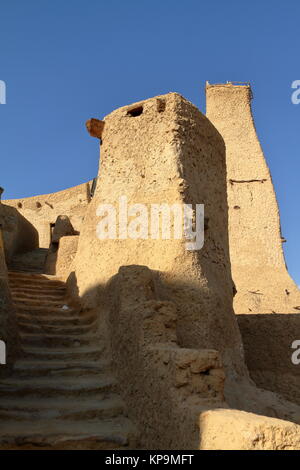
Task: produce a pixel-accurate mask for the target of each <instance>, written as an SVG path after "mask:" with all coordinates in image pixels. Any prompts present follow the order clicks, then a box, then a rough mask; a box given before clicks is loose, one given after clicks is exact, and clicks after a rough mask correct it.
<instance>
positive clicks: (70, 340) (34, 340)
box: [20, 333, 98, 348]
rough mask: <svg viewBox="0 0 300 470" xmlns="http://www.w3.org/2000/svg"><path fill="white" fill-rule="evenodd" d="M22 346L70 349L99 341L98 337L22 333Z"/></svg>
mask: <svg viewBox="0 0 300 470" xmlns="http://www.w3.org/2000/svg"><path fill="white" fill-rule="evenodd" d="M20 338H21V344H22V345H28V346H40V347H44V346H47V347H49V348H60V347H70V348H76V347H80V346H88V345H90V344H92V343H93V342H94V343H95V342H96V341H97V339H98V337H97V335H92V334H90V335H68V336H67V335H54V334H51V335H47V334H41V333H39V334H30V333H20Z"/></svg>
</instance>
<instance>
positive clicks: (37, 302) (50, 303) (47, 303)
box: [13, 295, 70, 308]
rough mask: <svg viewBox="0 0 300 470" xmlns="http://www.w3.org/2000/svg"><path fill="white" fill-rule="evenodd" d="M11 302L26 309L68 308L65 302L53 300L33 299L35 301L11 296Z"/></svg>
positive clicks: (19, 296)
mask: <svg viewBox="0 0 300 470" xmlns="http://www.w3.org/2000/svg"><path fill="white" fill-rule="evenodd" d="M13 301H14V304H15V305H17V306H19V305H21V306H23V305H24V306H28V307H36V306H40V307H50V308H52V307H54V308H62V307H63V306H65V307H68V308H70V307H69V306H68V305H67V303H66V302H64V299H58V300H57V299H54V300H49V299H45V298H43V297H41V298H35V299H27V298H26V297H22V296H21V295H14V296H13Z"/></svg>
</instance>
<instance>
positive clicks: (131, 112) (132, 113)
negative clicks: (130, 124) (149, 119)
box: [127, 106, 144, 117]
mask: <svg viewBox="0 0 300 470" xmlns="http://www.w3.org/2000/svg"><path fill="white" fill-rule="evenodd" d="M143 111H144V108H143V106H138V107H137V108H133V109H129V110H128V111H127V116H131V117H137V116H140V115H141V114H143Z"/></svg>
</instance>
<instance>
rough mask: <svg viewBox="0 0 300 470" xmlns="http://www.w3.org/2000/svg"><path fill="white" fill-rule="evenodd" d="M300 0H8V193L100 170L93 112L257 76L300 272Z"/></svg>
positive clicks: (1, 14)
mask: <svg viewBox="0 0 300 470" xmlns="http://www.w3.org/2000/svg"><path fill="white" fill-rule="evenodd" d="M299 21H300V2H299V0H286V1H285V2H282V1H277V0H272V1H271V0H260V1H257V0H251V1H243V0H238V1H237V0H228V1H226V2H225V1H224V0H214V1H212V2H210V1H207V0H205V1H202V0H184V1H183V0H181V1H179V0H105V1H104V0H89V1H86V0H85V1H83V0H64V1H63V0H26V1H24V0H1V3H0V51H1V53H0V60H1V62H0V80H4V81H5V82H6V84H7V104H6V105H0V152H1V180H0V185H1V186H4V188H5V194H4V196H5V198H18V197H25V196H31V195H36V194H42V193H47V192H53V191H57V190H60V189H64V188H66V187H70V186H73V185H76V184H79V183H81V182H84V181H86V180H88V179H90V178H92V177H94V176H95V175H96V173H97V166H98V142H97V140H96V139H92V138H90V137H89V136H88V134H87V132H86V130H85V126H84V123H85V121H86V119H88V118H89V117H99V118H101V117H103V116H105V115H106V114H107V113H109V112H110V111H112V110H113V109H115V108H117V107H119V106H123V105H126V104H128V103H130V102H134V101H137V100H140V99H144V98H148V97H151V96H154V95H157V94H161V93H166V92H169V91H177V92H179V93H181V94H183V95H184V96H185V97H187V98H188V99H190V100H191V101H192V102H193V103H195V104H196V105H197V106H198V107H199V108H200V109H201V110H202V111H205V100H204V84H205V81H206V80H209V81H210V82H212V83H214V82H223V81H226V80H232V81H251V84H252V87H253V91H254V98H255V99H254V102H253V107H254V115H255V119H256V126H257V130H258V133H259V136H260V139H261V142H262V145H263V148H264V152H265V155H266V158H267V161H268V164H269V166H270V168H271V171H272V176H273V180H274V184H275V189H276V191H277V197H278V201H279V205H280V210H281V219H282V228H283V235H284V236H285V237H286V238H287V240H288V243H287V244H286V245H285V253H286V258H287V263H288V267H289V270H290V272H291V274H292V276H293V277H294V279H295V280H296V282H297V283H298V284H300V255H299V249H298V240H299V236H298V234H299V232H300V221H299V216H298V208H299V178H300V158H299V144H300V132H299V128H300V105H298V106H296V105H292V103H291V98H290V97H291V83H292V81H293V80H297V79H300V69H299Z"/></svg>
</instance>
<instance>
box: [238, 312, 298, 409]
mask: <svg viewBox="0 0 300 470" xmlns="http://www.w3.org/2000/svg"><path fill="white" fill-rule="evenodd" d="M237 318H238V324H239V327H240V331H241V333H242V338H243V343H244V349H245V356H246V363H247V366H248V369H249V372H250V375H251V377H252V379H253V380H254V382H255V383H256V384H257V385H258V386H259V387H262V388H265V389H267V390H271V391H275V392H277V393H280V394H281V395H282V396H284V397H285V398H286V399H287V400H290V401H293V402H295V403H298V404H299V405H300V387H299V385H300V364H298V365H297V364H293V362H292V355H293V353H294V352H295V349H293V348H292V344H293V342H294V341H296V340H298V341H300V315H299V314H297V313H291V314H281V315H280V314H265V315H264V314H258V315H253V314H252V315H245V314H244V315H237ZM299 356H300V355H299Z"/></svg>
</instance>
